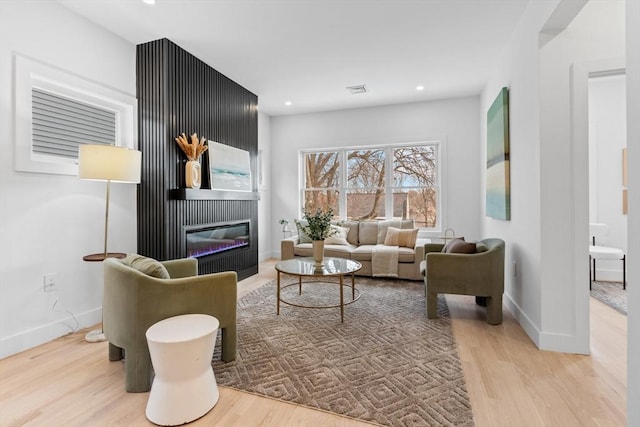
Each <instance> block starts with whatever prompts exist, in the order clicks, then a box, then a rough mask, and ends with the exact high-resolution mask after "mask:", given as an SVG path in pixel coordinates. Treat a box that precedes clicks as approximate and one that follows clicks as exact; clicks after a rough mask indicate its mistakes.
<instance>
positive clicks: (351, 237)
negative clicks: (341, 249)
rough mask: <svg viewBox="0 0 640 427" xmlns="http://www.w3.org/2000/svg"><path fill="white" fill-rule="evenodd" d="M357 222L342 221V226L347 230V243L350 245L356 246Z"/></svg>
mask: <svg viewBox="0 0 640 427" xmlns="http://www.w3.org/2000/svg"><path fill="white" fill-rule="evenodd" d="M358 225H359V223H358V221H344V222H343V223H342V226H343V227H345V228H348V229H349V232H348V233H347V242H349V244H350V245H357V244H358Z"/></svg>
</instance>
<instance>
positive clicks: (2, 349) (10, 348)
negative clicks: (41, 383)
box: [0, 307, 102, 359]
mask: <svg viewBox="0 0 640 427" xmlns="http://www.w3.org/2000/svg"><path fill="white" fill-rule="evenodd" d="M64 315H65V317H64V318H62V319H60V320H56V321H55V322H51V323H48V324H46V325H42V326H38V327H37V328H33V329H29V330H26V331H22V332H19V333H17V334H14V335H11V336H9V337H6V338H2V339H0V359H3V358H5V357H7V356H11V355H13V354H16V353H20V352H21V351H25V350H28V349H30V348H33V347H36V346H39V345H40V344H44V343H47V342H49V341H52V340H54V339H56V338H59V337H62V336H64V335H67V334H69V333H72V332H75V331H74V328H75V327H76V322H75V321H74V320H73V317H71V316H70V315H68V314H67V313H65V314H64ZM75 316H76V319H78V323H79V326H78V328H79V329H82V328H86V327H88V326H92V325H95V324H97V323H100V322H101V321H102V307H98V308H95V309H93V310H89V311H86V312H84V313H81V314H76V315H75Z"/></svg>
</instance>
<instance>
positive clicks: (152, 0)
mask: <svg viewBox="0 0 640 427" xmlns="http://www.w3.org/2000/svg"><path fill="white" fill-rule="evenodd" d="M142 3H144V4H156V0H142Z"/></svg>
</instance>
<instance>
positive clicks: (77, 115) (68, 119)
mask: <svg viewBox="0 0 640 427" xmlns="http://www.w3.org/2000/svg"><path fill="white" fill-rule="evenodd" d="M31 102H32V144H33V148H32V150H33V152H34V153H37V154H44V155H49V156H58V157H65V158H69V159H77V158H78V146H79V145H80V144H103V145H114V144H115V142H116V113H115V112H114V111H109V110H106V109H103V108H99V107H96V106H93V105H90V104H87V103H84V102H79V101H76V100H74V99H71V98H67V97H65V96H61V95H58V94H54V93H51V92H47V91H44V90H41V89H38V88H32V90H31Z"/></svg>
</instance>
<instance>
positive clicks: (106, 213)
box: [82, 180, 127, 262]
mask: <svg viewBox="0 0 640 427" xmlns="http://www.w3.org/2000/svg"><path fill="white" fill-rule="evenodd" d="M110 189H111V180H107V194H106V197H105V205H104V251H103V252H101V253H98V254H91V255H85V256H83V257H82V259H83V260H84V261H89V262H96V261H97V262H102V261H104V260H105V259H107V258H124V257H126V256H127V254H125V253H122V252H107V236H108V232H109V194H110Z"/></svg>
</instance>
